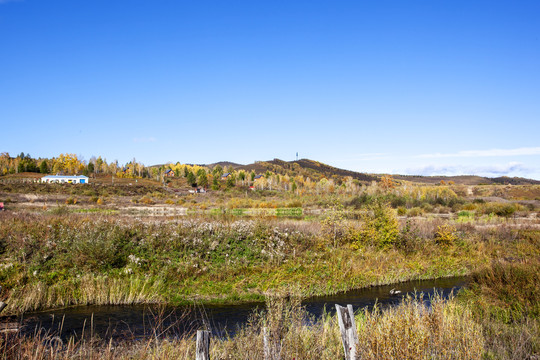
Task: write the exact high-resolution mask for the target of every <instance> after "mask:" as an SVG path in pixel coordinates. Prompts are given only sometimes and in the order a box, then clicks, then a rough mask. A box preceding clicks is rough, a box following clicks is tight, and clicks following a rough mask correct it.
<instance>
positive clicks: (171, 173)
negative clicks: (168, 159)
mask: <svg viewBox="0 0 540 360" xmlns="http://www.w3.org/2000/svg"><path fill="white" fill-rule="evenodd" d="M165 176H167V177H174V171H173V170H172V169H169V170H167V171H165Z"/></svg>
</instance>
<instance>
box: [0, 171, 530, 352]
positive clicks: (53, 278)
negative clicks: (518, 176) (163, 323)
mask: <svg viewBox="0 0 540 360" xmlns="http://www.w3.org/2000/svg"><path fill="white" fill-rule="evenodd" d="M124 180H125V179H124ZM126 181H128V180H126ZM129 181H132V180H131V179H130V180H129ZM26 185H28V186H29V187H27V188H25V187H24V186H26ZM26 185H24V184H0V201H4V202H5V203H6V207H7V211H4V212H0V284H1V285H2V286H3V291H2V293H1V294H0V295H1V300H3V301H5V302H6V303H7V304H8V308H7V309H6V310H4V313H3V314H18V313H21V312H27V311H31V310H38V309H48V308H54V307H63V306H69V305H79V304H133V303H168V304H182V303H193V302H197V303H223V302H228V303H236V302H241V301H251V300H267V301H268V300H269V297H271V296H272V294H279V293H292V294H295V296H298V297H299V298H302V297H307V296H313V295H323V294H331V293H337V292H341V291H346V290H349V289H353V288H361V287H365V286H371V285H377V284H388V283H395V282H400V281H407V280H413V279H431V278H439V277H447V276H456V275H474V276H473V285H472V286H471V287H470V290H469V291H468V292H467V293H465V294H463V295H460V297H459V298H458V299H455V300H452V301H450V302H449V303H444V302H440V305H437V306H440V308H437V307H434V312H433V313H430V312H422V311H421V310H418V309H419V306H423V305H421V304H420V305H418V304H417V303H415V302H414V301H412V300H411V301H410V302H406V303H404V304H403V305H402V306H401V307H398V308H396V309H393V310H388V311H384V312H373V313H362V314H358V320H357V321H358V323H359V324H361V325H360V326H359V335H360V337H361V338H362V339H364V340H363V343H365V344H369V346H366V347H365V348H364V350H363V351H364V353H363V356H364V358H411V357H414V358H433V356H434V357H435V358H471V359H473V358H478V357H479V354H480V355H483V356H485V357H486V358H501V359H505V358H524V357H519V356H521V355H523V354H525V355H526V356H530V355H531V354H538V352H539V345H538V341H537V340H538V334H539V331H538V329H539V325H538V318H539V309H538V300H537V299H538V298H540V294H539V293H538V288H537V284H536V282H535V281H533V280H532V279H538V275H539V272H538V266H539V264H540V218H539V217H538V215H537V212H538V206H537V203H536V202H537V201H538V200H537V199H538V192H539V189H540V188H539V187H538V186H520V187H518V186H499V185H493V186H491V185H490V186H477V187H473V188H471V189H469V188H467V187H459V186H455V187H447V186H445V187H441V186H407V187H406V188H405V187H398V188H390V189H382V188H381V187H380V186H378V185H376V184H375V185H372V186H369V187H363V188H361V189H360V191H359V192H357V193H347V192H341V193H340V192H336V193H333V194H319V195H318V194H306V195H303V196H298V195H295V194H291V193H280V192H273V191H267V190H264V191H248V190H245V189H231V190H227V191H223V192H214V193H212V192H211V193H208V194H202V195H199V194H197V195H186V194H184V195H182V194H180V193H178V192H175V191H171V190H170V189H165V188H163V187H160V186H156V184H152V183H148V184H137V185H135V184H133V183H132V184H131V185H129V183H125V184H124V183H121V184H116V185H112V184H111V185H108V184H105V183H103V184H101V185H96V186H92V187H76V186H70V187H62V186H60V185H44V184H26ZM98 200H101V201H98ZM127 205H129V207H130V208H138V209H155V208H162V207H168V208H174V209H180V208H182V209H186V214H187V215H186V216H177V215H175V216H166V215H163V214H162V215H160V214H159V213H158V214H156V213H155V212H151V213H147V212H144V211H143V212H135V213H133V212H129V211H127V210H126V206H127ZM248 214H251V215H252V216H248ZM299 215H300V216H299ZM531 283H532V284H531ZM293 305H294V304H289V305H287V306H293ZM294 306H296V305H294ZM420 308H421V307H420ZM278 313H280V314H281V312H278ZM428 314H431V315H429V316H428ZM261 316H262V315H261ZM265 316H270V315H265ZM280 316H281V315H280ZM287 319H288V320H287V321H290V322H291V324H292V323H293V322H294V321H296V320H295V319H292V318H291V319H289V318H288V317H287ZM265 321H266V322H269V321H271V319H269V318H268V317H260V318H258V320H257V321H255V322H254V323H253V324H252V325H250V326H251V327H247V328H246V329H244V331H243V332H242V333H240V334H239V335H238V336H237V337H235V338H234V339H221V340H219V341H216V342H215V343H213V345H212V346H213V349H212V352H213V355H214V358H222V359H226V358H234V359H241V358H250V359H257V358H261V356H262V353H261V351H262V350H261V349H262V347H260V346H253V347H248V346H247V345H246V344H262V337H261V334H260V326H261V325H260V324H261V322H265ZM257 324H258V325H257ZM403 324H405V325H403ZM401 325H403V326H401ZM392 329H393V330H392ZM407 329H408V330H407ZM411 329H414V331H413V330H411ZM336 331H337V329H336V326H335V319H333V318H331V317H327V318H325V319H324V320H323V321H322V322H321V323H320V324H319V325H318V326H314V327H306V326H303V325H302V326H301V325H299V324H297V323H296V325H295V326H290V327H287V328H284V329H281V330H280V334H281V335H280V339H281V340H280V341H282V343H283V344H284V349H286V351H285V350H284V351H285V352H284V357H283V358H287V359H289V358H290V359H292V358H296V359H299V358H301V359H311V358H328V359H334V358H338V357H339V356H340V355H339V354H340V351H341V344H340V343H339V337H338V334H337V332H336ZM412 333H414V334H417V336H418V337H417V338H414V339H413V338H410V337H407V336H411V334H412ZM389 334H390V335H389ZM392 334H393V335H392ZM443 334H452V335H451V336H447V337H445V336H443ZM44 337H45V338H39V337H36V338H35V339H21V338H17V337H13V338H7V337H6V338H4V339H3V340H2V341H3V342H2V343H1V344H2V345H1V346H3V347H1V348H0V349H1V351H2V354H3V355H4V357H8V358H11V357H16V356H15V355H13V354H14V353H12V352H11V351H12V350H10V349H18V351H19V352H20V353H21V354H26V355H28V356H29V357H34V358H40V357H42V355H39V354H45V352H47V351H53V350H51V346H52V345H51V344H50V341H49V345H47V346H46V345H43V344H47V341H46V335H44ZM192 340H193V339H191V338H185V339H180V340H175V341H169V340H156V341H155V342H150V343H145V344H143V343H138V344H137V345H136V346H127V345H125V346H124V347H123V346H115V347H114V348H112V347H107V346H108V345H107V344H99V345H96V344H93V343H82V342H73V343H71V345H67V346H65V344H64V345H63V346H61V347H58V348H57V349H55V350H54V351H56V354H57V355H58V358H62V357H65V358H68V357H69V358H73V357H90V358H92V357H93V358H101V357H102V356H103V357H105V358H107V357H108V358H113V357H125V358H133V357H135V358H146V357H149V356H150V357H152V356H153V357H155V358H172V357H174V358H184V357H185V358H192V357H193V356H192V354H193V351H194V345H193V341H192ZM516 342H518V343H519V344H521V345H520V348H519V349H517V348H515V347H513V346H512V344H515V343H516ZM407 344H410V346H409V345H407ZM415 344H416V345H415ZM406 345H407V346H406ZM53 347H54V346H53ZM253 349H255V350H253ZM40 351H43V353H40ZM396 351H402V352H396ZM452 351H454V352H452ZM32 354H34V355H35V356H34V355H32ZM82 354H84V356H83V355H82ZM321 354H322V357H320V356H321ZM43 356H45V355H43ZM317 356H319V357H317ZM23 357H24V356H23Z"/></svg>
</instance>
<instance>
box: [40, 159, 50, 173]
mask: <svg viewBox="0 0 540 360" xmlns="http://www.w3.org/2000/svg"><path fill="white" fill-rule="evenodd" d="M39 172H40V173H42V174H47V173H48V172H49V167H48V166H47V162H46V161H45V160H43V161H42V162H41V164H39Z"/></svg>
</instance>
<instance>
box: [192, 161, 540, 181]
mask: <svg viewBox="0 0 540 360" xmlns="http://www.w3.org/2000/svg"><path fill="white" fill-rule="evenodd" d="M217 165H219V166H221V167H222V168H223V169H226V168H228V167H232V168H233V169H235V170H237V171H238V170H244V171H246V172H251V171H254V172H255V173H256V174H264V173H266V172H267V171H270V172H273V173H276V174H280V175H288V176H293V177H294V176H297V175H302V176H304V177H309V178H310V179H311V180H314V181H318V180H320V179H322V178H327V179H334V180H335V181H337V182H338V183H340V182H341V181H342V180H343V179H344V178H345V177H348V176H350V177H352V178H353V179H355V180H358V181H360V182H362V183H371V182H372V181H379V180H380V179H381V177H382V176H383V175H384V174H368V173H362V172H357V171H351V170H345V169H340V168H336V167H333V166H330V165H327V164H324V163H321V162H319V161H315V160H310V159H300V160H295V161H284V160H281V159H273V160H268V161H256V162H254V163H253V164H249V165H242V164H238V163H234V162H231V161H219V162H216V163H213V164H206V165H201V166H206V167H208V168H210V169H212V168H214V167H215V166H217ZM393 178H394V179H395V180H402V181H410V182H412V183H419V184H431V185H436V184H440V183H441V181H444V182H446V183H448V182H450V181H453V182H454V183H455V184H460V185H481V184H487V185H492V184H501V185H508V184H511V185H540V181H538V180H533V179H526V178H520V177H506V176H501V177H496V178H489V177H483V176H476V175H459V176H422V175H393Z"/></svg>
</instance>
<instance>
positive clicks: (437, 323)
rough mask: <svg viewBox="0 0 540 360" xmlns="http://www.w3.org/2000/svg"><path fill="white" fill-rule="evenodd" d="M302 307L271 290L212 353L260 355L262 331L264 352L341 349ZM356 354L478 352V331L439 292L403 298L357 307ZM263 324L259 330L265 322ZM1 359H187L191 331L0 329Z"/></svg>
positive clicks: (327, 322) (282, 354) (327, 319)
mask: <svg viewBox="0 0 540 360" xmlns="http://www.w3.org/2000/svg"><path fill="white" fill-rule="evenodd" d="M306 318H307V315H306V313H305V311H304V310H302V308H301V307H300V306H299V302H298V301H297V299H295V298H288V297H285V298H283V297H281V298H271V299H270V300H269V302H268V304H267V311H266V312H264V313H259V314H256V315H254V316H253V318H252V320H251V321H250V322H249V323H248V325H247V326H246V327H244V328H243V329H241V330H240V331H239V332H237V334H236V336H234V337H232V338H221V339H220V338H215V337H214V338H213V339H212V341H211V345H210V356H211V358H212V359H223V360H225V359H238V360H242V359H245V360H248V359H249V360H259V359H260V360H263V359H265V350H264V348H265V347H264V339H263V337H264V334H265V333H266V334H267V336H268V348H269V349H271V352H270V353H271V356H270V359H278V358H280V359H282V360H292V359H296V360H298V359H306V360H311V359H313V360H315V359H317V360H319V359H322V360H326V359H328V360H330V359H332V360H333V359H340V358H342V357H343V348H342V345H341V337H340V334H339V327H338V324H337V320H336V318H335V317H334V316H329V315H328V314H327V315H324V316H323V318H322V319H321V320H319V321H318V322H316V323H315V324H312V325H307V322H306ZM356 320H357V325H358V334H359V339H360V349H359V350H360V354H361V356H362V359H479V358H480V357H481V356H482V353H483V351H484V350H483V346H484V339H483V336H482V331H481V328H480V327H479V325H477V324H476V323H474V321H473V320H472V317H471V315H470V312H469V311H468V310H467V309H466V308H464V307H462V306H461V305H459V304H457V303H455V302H453V301H449V302H445V301H442V300H441V299H440V298H435V299H433V302H432V306H431V308H429V307H428V306H427V305H426V304H425V303H423V302H421V301H419V300H418V299H412V298H409V299H407V300H406V301H405V302H404V303H403V304H401V305H399V306H398V307H396V308H392V309H388V310H384V311H379V310H376V311H373V312H369V311H364V312H359V313H358V314H357V315H356ZM264 329H266V330H264ZM0 357H1V358H3V359H194V358H195V339H194V337H193V336H185V337H182V338H179V339H159V338H156V337H152V338H151V339H149V340H147V341H136V342H124V343H119V344H115V345H114V346H113V344H112V343H111V342H98V341H93V340H92V339H90V340H80V341H78V342H75V341H74V340H73V339H72V340H70V341H69V342H68V343H65V344H64V343H61V342H60V341H59V340H58V338H55V337H53V336H51V335H46V334H38V335H37V336H35V337H32V338H22V337H18V336H16V335H15V336H13V335H12V336H7V335H3V336H2V337H0Z"/></svg>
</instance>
